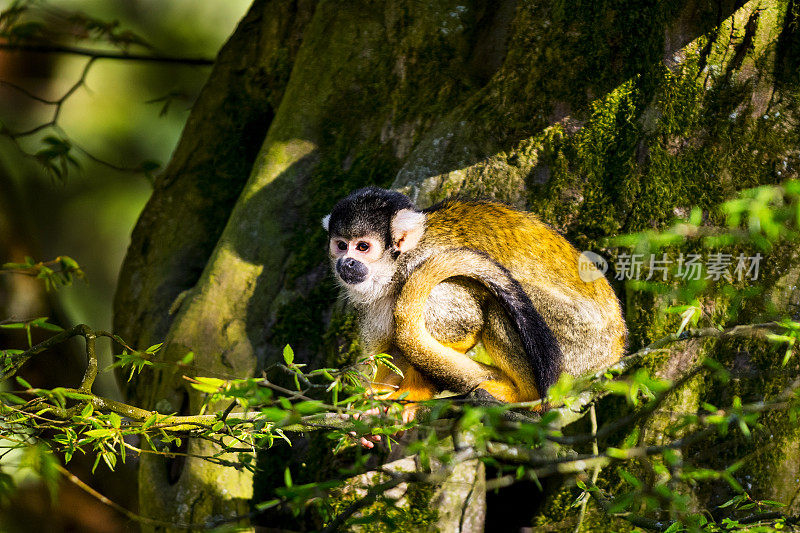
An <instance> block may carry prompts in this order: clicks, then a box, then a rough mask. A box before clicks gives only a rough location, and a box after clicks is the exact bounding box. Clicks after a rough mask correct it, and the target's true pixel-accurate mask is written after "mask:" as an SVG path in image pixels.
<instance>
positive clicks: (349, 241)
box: [322, 187, 425, 303]
mask: <svg viewBox="0 0 800 533" xmlns="http://www.w3.org/2000/svg"><path fill="white" fill-rule="evenodd" d="M322 226H323V227H324V228H325V229H326V230H327V231H328V237H329V239H330V240H329V254H330V258H331V263H332V265H333V270H334V272H335V273H336V279H337V280H338V281H339V282H340V283H341V284H342V285H343V286H344V287H345V288H346V289H347V292H348V295H349V296H350V298H351V299H353V300H354V301H355V302H358V303H370V302H373V301H375V300H377V299H379V298H380V297H381V296H383V295H384V294H385V293H386V291H387V290H388V289H389V288H390V282H391V281H392V277H393V276H394V273H395V271H396V270H397V259H398V257H399V256H400V254H401V253H403V252H406V251H408V250H411V249H412V248H414V247H415V246H416V245H417V243H418V242H419V240H420V239H421V238H422V235H423V233H424V232H425V215H424V214H423V213H421V212H419V211H417V210H416V209H415V208H414V204H413V203H412V202H411V200H410V199H409V198H408V197H407V196H406V195H404V194H400V193H399V192H395V191H389V190H386V189H380V188H378V187H366V188H364V189H359V190H357V191H355V192H353V193H351V194H350V195H348V196H346V197H345V198H343V199H342V200H340V201H339V202H338V203H337V204H336V205H335V206H334V208H333V210H332V211H331V214H330V215H328V216H326V217H325V218H323V219H322Z"/></svg>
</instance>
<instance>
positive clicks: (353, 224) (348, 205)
mask: <svg viewBox="0 0 800 533" xmlns="http://www.w3.org/2000/svg"><path fill="white" fill-rule="evenodd" d="M401 209H414V203H413V202H412V201H411V199H410V198H409V197H408V196H406V195H405V194H401V193H399V192H396V191H390V190H388V189H381V188H379V187H364V188H363V189H358V190H357V191H354V192H352V193H350V194H349V195H347V196H345V197H344V198H342V199H341V200H339V202H338V203H337V204H336V205H335V206H334V207H333V210H332V211H331V214H330V218H329V219H328V234H329V235H338V236H340V237H343V238H345V239H348V240H349V239H357V238H359V237H363V236H364V235H368V234H370V233H373V234H377V235H383V236H384V239H385V240H386V246H387V247H388V246H389V245H391V240H392V235H391V222H392V218H393V217H394V215H395V214H396V213H397V212H398V211H400V210H401Z"/></svg>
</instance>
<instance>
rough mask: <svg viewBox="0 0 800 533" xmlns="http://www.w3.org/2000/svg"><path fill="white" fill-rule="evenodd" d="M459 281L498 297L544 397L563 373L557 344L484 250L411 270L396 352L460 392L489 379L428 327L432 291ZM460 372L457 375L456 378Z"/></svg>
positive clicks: (442, 254) (401, 301)
mask: <svg viewBox="0 0 800 533" xmlns="http://www.w3.org/2000/svg"><path fill="white" fill-rule="evenodd" d="M456 276H461V277H466V278H471V279H474V280H476V281H478V282H480V283H481V284H482V285H484V286H485V287H486V288H487V289H488V290H489V292H490V293H491V294H492V295H493V296H494V297H495V298H496V300H497V302H498V303H499V304H500V305H501V307H502V308H503V310H504V311H505V312H506V314H507V315H508V318H509V319H510V322H511V323H512V324H513V326H514V329H515V330H516V332H517V334H518V335H519V338H520V341H521V343H522V346H523V348H524V350H525V355H526V358H525V359H526V363H528V364H529V365H530V369H529V370H530V371H532V373H533V377H534V382H535V386H536V389H537V392H538V394H539V396H540V397H541V398H544V397H545V396H546V394H547V390H548V388H549V387H550V386H551V385H552V384H553V383H555V382H556V380H557V379H558V375H559V373H560V371H561V366H562V359H563V355H562V353H561V348H560V347H559V345H558V341H557V340H556V338H555V336H554V334H553V332H552V331H551V330H550V328H549V327H548V325H547V324H546V323H545V321H544V319H543V318H542V316H541V315H540V314H539V312H538V311H537V310H536V309H535V307H534V306H533V303H532V302H531V299H530V298H529V297H528V295H527V293H526V292H525V290H524V289H523V287H522V286H521V285H520V283H519V282H518V281H517V280H516V279H514V277H513V276H512V275H511V273H510V272H509V271H508V269H506V268H505V267H503V266H502V265H500V264H499V263H497V262H496V261H495V260H493V259H492V258H491V257H490V256H489V255H487V254H485V253H482V252H480V251H477V250H473V249H471V248H451V249H446V250H443V251H439V252H437V253H435V254H434V255H432V256H431V257H429V258H428V259H426V260H425V261H424V262H423V263H422V264H421V265H420V266H419V267H418V268H417V269H415V270H414V271H413V273H412V274H411V275H410V276H409V278H408V280H407V281H406V283H405V284H404V286H403V288H402V290H401V292H400V295H399V297H398V299H397V306H396V308H395V325H396V333H395V340H396V342H397V344H398V348H400V349H401V350H402V351H403V352H404V353H405V354H406V357H408V358H409V360H410V361H411V363H412V364H413V365H414V366H416V367H417V368H418V369H420V370H421V371H423V372H425V373H427V374H428V375H430V376H448V377H450V378H452V379H450V380H449V382H450V383H452V384H453V385H455V386H457V387H460V388H461V389H462V390H463V389H468V388H469V387H470V386H474V383H475V380H476V379H478V380H480V379H481V378H480V376H485V375H486V367H484V366H483V365H481V364H480V363H478V362H476V361H473V360H472V359H469V358H465V357H464V355H463V354H461V353H459V352H457V351H455V350H453V349H451V348H449V347H446V346H443V345H442V344H441V343H439V342H438V341H437V340H436V339H434V338H433V336H432V335H431V334H430V333H429V332H428V330H427V328H426V327H425V303H426V301H427V299H428V296H429V295H430V294H431V291H432V290H433V288H434V287H435V286H436V285H438V284H439V283H441V282H442V281H445V280H446V279H448V278H452V277H456ZM432 354H433V355H435V356H432ZM456 369H457V371H458V375H453V374H454V372H455V371H456ZM520 370H522V369H520ZM484 379H485V378H484Z"/></svg>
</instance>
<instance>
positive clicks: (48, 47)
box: [0, 43, 214, 66]
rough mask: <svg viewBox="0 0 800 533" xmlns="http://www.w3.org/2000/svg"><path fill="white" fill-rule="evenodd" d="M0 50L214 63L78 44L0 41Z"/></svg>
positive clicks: (209, 60) (196, 63)
mask: <svg viewBox="0 0 800 533" xmlns="http://www.w3.org/2000/svg"><path fill="white" fill-rule="evenodd" d="M0 50H12V51H18V52H34V53H42V54H72V55H79V56H86V57H90V58H92V59H120V60H124V61H149V62H152V63H173V64H174V63H177V64H182V65H197V66H211V65H213V64H214V60H213V59H208V58H204V57H183V56H170V55H158V54H132V53H130V52H110V51H106V50H93V49H91V48H81V47H78V46H66V45H58V44H24V43H0Z"/></svg>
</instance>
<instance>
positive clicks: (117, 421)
mask: <svg viewBox="0 0 800 533" xmlns="http://www.w3.org/2000/svg"><path fill="white" fill-rule="evenodd" d="M108 421H109V423H111V425H112V426H113V427H115V428H117V429H119V428H120V426H121V425H122V418H120V416H119V415H118V414H117V413H114V412H112V413H108Z"/></svg>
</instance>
